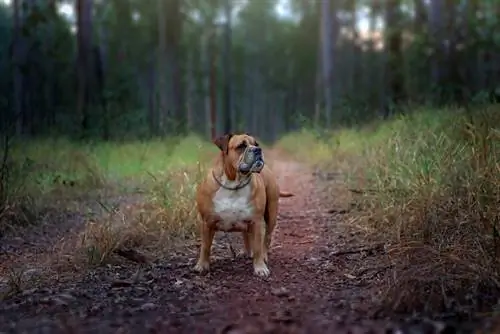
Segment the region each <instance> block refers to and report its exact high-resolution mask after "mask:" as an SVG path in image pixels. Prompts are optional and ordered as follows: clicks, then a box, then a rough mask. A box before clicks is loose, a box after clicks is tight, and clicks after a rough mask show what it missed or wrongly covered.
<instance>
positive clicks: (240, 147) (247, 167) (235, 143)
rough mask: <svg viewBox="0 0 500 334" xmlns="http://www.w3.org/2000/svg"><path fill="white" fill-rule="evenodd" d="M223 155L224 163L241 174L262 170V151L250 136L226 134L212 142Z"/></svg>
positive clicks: (245, 134)
mask: <svg viewBox="0 0 500 334" xmlns="http://www.w3.org/2000/svg"><path fill="white" fill-rule="evenodd" d="M214 144H215V145H217V147H219V149H220V150H221V152H222V154H223V155H224V161H225V163H229V164H232V166H233V167H234V168H235V170H236V171H238V172H239V173H241V174H245V175H246V174H249V173H260V172H261V171H262V168H264V157H263V154H262V149H261V148H260V147H259V144H258V143H257V141H256V140H255V138H254V137H252V136H251V135H249V134H247V133H244V134H233V133H228V134H225V135H223V136H220V137H219V138H217V139H215V140H214Z"/></svg>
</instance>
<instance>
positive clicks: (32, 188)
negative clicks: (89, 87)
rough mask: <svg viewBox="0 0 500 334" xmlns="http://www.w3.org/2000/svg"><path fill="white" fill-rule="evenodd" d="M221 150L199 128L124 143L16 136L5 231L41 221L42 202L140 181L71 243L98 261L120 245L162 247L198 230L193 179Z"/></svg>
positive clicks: (81, 198)
mask: <svg viewBox="0 0 500 334" xmlns="http://www.w3.org/2000/svg"><path fill="white" fill-rule="evenodd" d="M217 151H218V149H217V147H215V145H213V144H212V143H209V142H206V141H204V140H202V139H201V138H199V137H197V136H194V135H191V136H187V137H183V138H169V139H165V140H151V141H136V142H126V143H110V142H107V143H103V142H95V143H85V144H83V143H78V142H71V141H69V140H65V139H44V140H36V141H35V140H30V141H23V142H15V143H14V145H13V146H12V148H11V150H10V152H9V153H10V154H9V163H8V173H7V174H6V175H7V178H6V182H5V185H6V187H4V188H3V192H2V193H3V196H2V197H3V198H2V201H1V203H0V231H4V230H15V229H16V226H18V225H19V224H27V223H30V222H36V221H37V216H38V215H39V213H40V211H41V210H44V209H46V208H48V207H52V208H55V209H56V210H57V209H64V202H65V201H67V200H69V201H73V202H75V201H76V202H79V203H84V202H85V203H90V202H94V204H95V202H99V203H102V200H105V199H106V198H105V197H106V196H113V195H119V196H127V194H128V193H129V191H130V190H137V189H138V188H139V189H141V195H140V198H139V199H134V200H132V202H131V203H130V201H129V202H128V203H127V202H126V203H127V205H125V206H122V207H120V208H119V209H118V210H110V211H109V212H107V213H106V214H104V216H102V217H100V218H98V221H93V220H89V221H88V223H87V225H86V228H85V229H84V230H83V231H82V233H81V235H80V238H78V241H77V245H76V247H75V245H70V246H69V249H71V250H73V251H76V252H77V253H78V254H77V255H82V254H84V255H85V257H86V258H87V260H88V262H90V263H92V264H100V263H103V262H106V261H107V260H108V259H109V258H110V256H111V255H112V254H113V253H114V252H115V251H116V250H118V249H121V248H122V247H129V246H131V245H133V246H134V247H139V248H141V247H146V248H148V247H149V248H154V247H156V246H158V247H160V246H162V247H161V248H163V246H167V245H166V244H168V243H170V242H171V241H172V240H173V239H172V238H181V239H185V238H190V237H192V236H194V234H195V233H196V222H197V217H196V210H195V208H194V206H193V203H194V195H195V189H196V184H197V183H198V182H199V180H200V179H201V177H203V176H204V174H205V167H206V163H207V162H208V161H209V159H211V158H212V157H213V155H214V154H215V153H216V152H217ZM130 194H131V195H132V193H130ZM103 196H104V198H103ZM77 207H80V206H77ZM81 213H82V214H83V213H84V212H81ZM79 259H80V260H78V261H81V257H79Z"/></svg>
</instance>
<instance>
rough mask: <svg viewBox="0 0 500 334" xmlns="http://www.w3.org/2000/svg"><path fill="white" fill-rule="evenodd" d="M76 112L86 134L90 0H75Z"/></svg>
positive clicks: (90, 48) (90, 26)
mask: <svg viewBox="0 0 500 334" xmlns="http://www.w3.org/2000/svg"><path fill="white" fill-rule="evenodd" d="M76 7H77V8H76V13H77V43H78V55H77V57H78V60H77V70H78V73H77V79H78V85H77V86H78V89H77V92H78V98H77V113H78V116H79V117H80V124H81V129H82V135H83V136H86V135H87V134H88V130H89V127H90V124H89V121H90V120H89V107H90V106H89V96H90V84H89V83H90V79H91V78H90V74H91V73H92V66H91V57H92V0H77V1H76Z"/></svg>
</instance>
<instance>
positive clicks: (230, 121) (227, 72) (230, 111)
mask: <svg viewBox="0 0 500 334" xmlns="http://www.w3.org/2000/svg"><path fill="white" fill-rule="evenodd" d="M224 12H225V17H226V24H225V29H224V53H223V57H224V58H223V59H224V106H223V108H224V112H223V115H224V133H229V132H230V131H231V128H232V127H233V126H234V125H235V124H234V122H235V118H236V117H235V114H234V108H231V90H232V85H231V72H232V71H231V12H232V10H231V0H225V2H224Z"/></svg>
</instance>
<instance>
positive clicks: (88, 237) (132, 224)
mask: <svg viewBox="0 0 500 334" xmlns="http://www.w3.org/2000/svg"><path fill="white" fill-rule="evenodd" d="M192 140H193V139H185V140H181V141H179V142H176V143H175V145H176V147H174V148H173V149H172V151H171V153H172V155H171V159H172V160H171V161H170V162H169V164H167V165H166V167H165V168H163V169H160V168H159V165H158V169H154V168H149V169H146V170H144V171H143V174H136V175H138V176H141V177H143V178H149V179H148V180H147V181H146V182H147V184H148V191H147V193H146V195H145V198H144V200H143V201H138V202H137V201H136V202H135V203H134V202H133V203H131V204H125V205H122V206H121V207H118V208H116V209H115V210H107V213H106V215H105V216H104V217H103V218H101V219H100V220H99V221H93V220H91V221H89V222H88V223H87V225H86V228H85V230H84V231H83V232H82V233H81V236H80V241H79V242H80V247H79V249H80V250H81V252H80V255H84V256H85V257H86V259H87V261H88V263H89V264H92V265H99V264H102V263H106V262H108V261H109V260H111V258H112V257H113V256H114V255H120V256H122V257H126V258H128V259H129V260H132V261H136V262H143V261H145V260H144V259H143V256H142V255H138V254H142V252H143V251H145V252H146V253H148V254H152V255H155V256H159V255H161V253H163V252H164V251H166V250H168V249H169V248H170V247H172V246H173V245H175V244H176V243H177V242H179V241H186V240H187V239H192V238H193V237H194V236H195V235H196V233H197V228H196V227H197V211H196V207H195V205H194V203H195V192H196V186H197V184H198V183H199V182H200V181H201V179H202V178H203V177H204V176H205V174H206V168H207V163H208V161H209V160H210V158H211V157H212V156H211V154H210V153H211V152H215V149H214V148H213V147H212V145H210V144H207V143H205V142H203V141H201V140H199V141H197V145H196V146H194V147H195V148H194V149H193V147H192V146H191V144H192ZM153 165H154V166H157V165H156V163H154V164H153ZM129 171H130V170H129ZM137 172H138V171H136V173H137Z"/></svg>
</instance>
